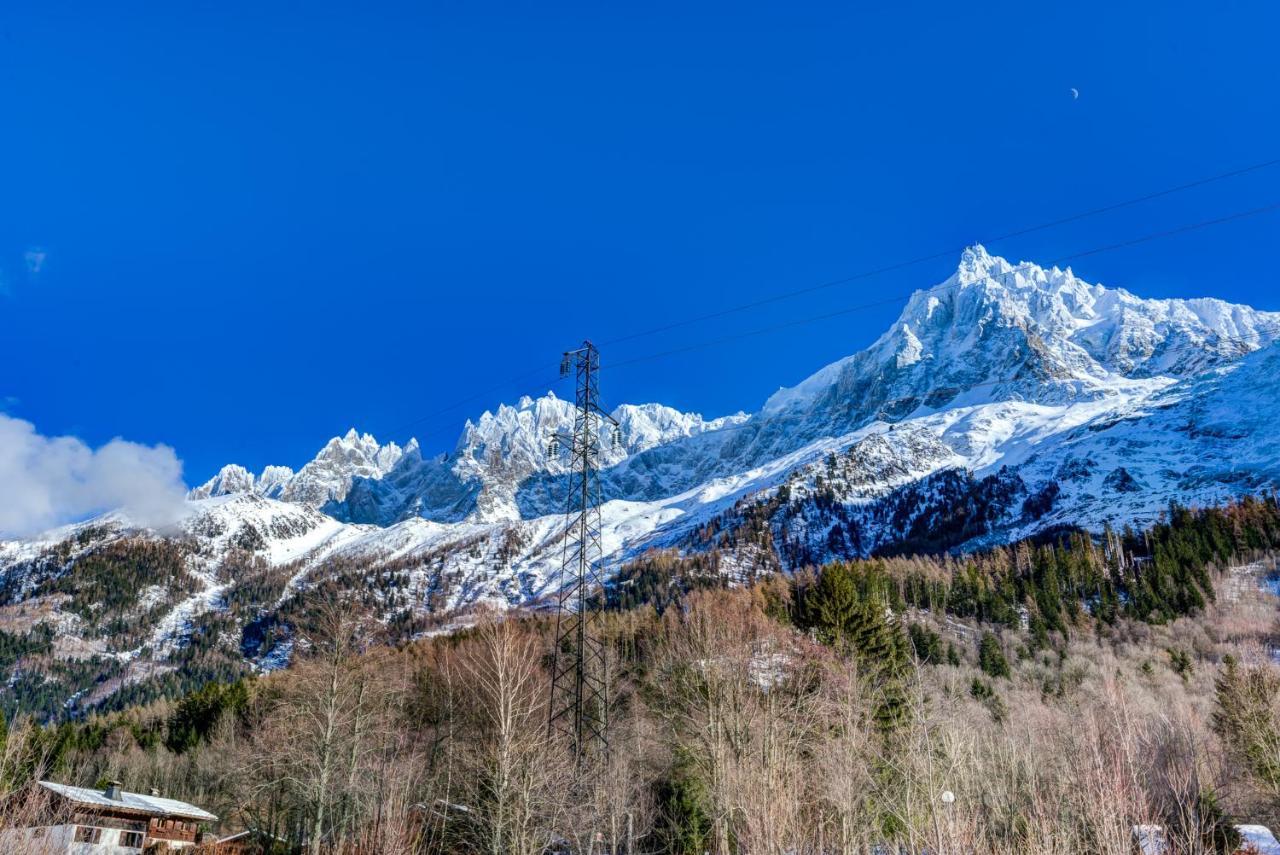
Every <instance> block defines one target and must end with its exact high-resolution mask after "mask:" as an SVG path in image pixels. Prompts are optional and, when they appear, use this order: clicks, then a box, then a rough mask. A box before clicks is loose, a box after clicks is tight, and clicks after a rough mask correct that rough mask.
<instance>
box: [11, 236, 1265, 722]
mask: <svg viewBox="0 0 1280 855" xmlns="http://www.w3.org/2000/svg"><path fill="white" fill-rule="evenodd" d="M1277 338H1280V313H1266V312H1259V311H1255V310H1254V309H1251V308H1249V307H1247V306H1239V305H1231V304H1228V303H1224V302H1222V301H1220V300H1216V299H1195V300H1148V299H1142V298H1140V297H1137V296H1135V295H1133V294H1131V293H1129V292H1127V291H1125V290H1122V289H1118V288H1107V287H1103V286H1101V285H1092V284H1089V283H1086V282H1083V281H1081V280H1079V279H1077V278H1076V277H1075V276H1074V275H1073V274H1072V272H1071V271H1070V270H1069V269H1068V270H1059V269H1057V268H1049V269H1045V268H1042V267H1039V266H1037V265H1035V264H1030V263H1022V264H1016V265H1015V264H1010V263H1009V262H1007V261H1005V260H1004V259H1001V258H997V257H993V256H991V255H989V254H988V253H987V252H986V251H985V250H984V249H983V248H982V247H978V246H975V247H972V248H970V249H968V250H966V251H965V252H964V253H963V255H962V257H961V259H960V263H959V266H958V268H957V270H956V272H955V273H954V274H953V275H952V276H951V277H950V278H948V279H947V280H946V281H945V282H943V283H941V284H939V285H937V286H935V287H930V288H927V289H925V290H921V291H918V292H917V293H916V294H914V295H913V296H912V297H911V298H910V300H909V301H908V302H907V305H906V307H905V309H904V310H903V312H902V314H901V316H900V317H899V318H898V320H897V321H896V322H895V323H894V324H893V325H892V326H891V327H890V328H889V329H888V330H887V331H886V332H885V333H884V334H883V335H882V336H881V337H880V338H879V339H878V340H877V341H875V342H874V343H873V344H872V345H871V346H870V347H869V348H867V349H866V350H863V351H861V352H859V353H855V354H853V355H851V356H849V357H847V358H845V359H842V360H840V361H838V362H836V363H833V364H831V365H828V366H826V367H825V368H822V369H821V370H819V371H817V372H816V373H815V374H813V375H812V376H810V377H808V378H807V379H804V380H803V381H802V382H800V383H799V384H798V385H796V386H794V387H791V388H787V389H782V390H779V391H778V392H776V393H775V394H773V395H772V396H771V397H769V398H768V399H767V400H766V401H765V402H764V404H763V406H762V407H761V408H760V409H759V410H758V411H757V412H754V413H751V414H745V413H739V414H736V415H731V416H725V417H722V418H716V419H704V418H703V417H702V416H700V415H697V414H691V413H682V412H678V411H676V410H674V409H671V408H669V407H666V406H663V405H661V404H638V405H632V404H624V405H622V406H619V407H618V408H617V409H616V410H614V412H613V416H614V417H615V418H616V419H617V421H618V424H619V427H620V437H619V438H618V439H619V441H618V442H617V443H615V442H614V441H613V438H612V436H604V437H602V442H601V446H602V449H603V451H602V456H601V460H600V465H601V488H602V492H603V498H604V504H603V506H602V509H601V514H602V521H603V546H604V552H605V556H604V565H603V566H604V568H605V572H606V575H607V576H608V577H609V578H610V579H612V580H613V582H612V584H614V585H625V584H628V583H629V579H630V577H629V575H628V574H629V570H628V567H629V566H635V563H636V562H637V561H638V560H640V559H641V558H642V557H643V556H645V555H646V554H647V553H650V551H652V550H666V552H665V553H664V554H667V555H673V556H684V557H685V559H687V560H689V561H690V562H691V564H696V566H697V567H699V568H700V572H705V573H711V574H716V575H719V576H723V577H727V578H729V579H731V580H739V579H748V578H751V577H753V576H755V575H757V574H761V573H770V572H786V571H790V570H793V569H796V568H798V567H802V566H806V565H811V564H818V563H821V562H824V561H827V560H831V559H833V558H841V557H864V556H869V555H876V554H888V553H899V554H901V553H926V552H929V553H937V552H943V551H963V550H971V549H976V548H979V547H983V546H989V545H993V544H997V543H1003V542H1008V541H1012V540H1016V539H1020V538H1025V537H1035V536H1041V537H1052V536H1053V535H1054V533H1056V532H1063V531H1066V530H1069V529H1078V528H1083V529H1087V530H1089V531H1092V532H1095V533H1101V532H1102V531H1103V530H1104V528H1105V527H1107V526H1111V527H1114V528H1120V527H1123V526H1126V525H1141V524H1143V523H1147V522H1150V521H1152V520H1154V519H1156V518H1157V517H1158V516H1159V515H1160V514H1162V513H1164V512H1166V510H1167V508H1168V507H1169V505H1170V504H1171V503H1178V504H1183V505H1196V504H1208V503H1216V502H1220V501H1223V500H1225V499H1227V498H1230V497H1235V496H1242V495H1250V494H1258V493H1261V492H1268V491H1270V490H1271V489H1272V486H1273V485H1274V484H1276V483H1277V482H1280V442H1277V441H1276V440H1277V438H1278V436H1280V435H1278V434H1277V430H1276V424H1277V418H1278V417H1280V403H1278V402H1280V345H1277V343H1276V340H1277ZM573 415H574V411H573V404H572V403H571V402H568V401H564V400H561V399H559V398H557V397H555V396H554V395H551V394H547V395H546V396H544V397H541V398H537V399H533V398H528V397H526V398H522V399H520V400H519V401H517V402H516V403H515V404H514V405H511V406H502V407H499V408H498V410H497V412H486V413H484V414H482V415H481V416H480V417H479V418H478V419H475V420H474V421H468V422H467V423H466V424H465V426H464V427H463V428H462V432H461V436H460V437H459V439H458V441H457V444H456V446H455V447H454V448H453V450H452V451H450V452H448V453H447V454H442V455H438V456H425V455H424V454H423V452H422V450H421V449H420V448H419V446H418V444H417V442H416V441H414V440H409V441H408V442H407V443H406V444H405V445H403V446H401V445H397V444H395V443H393V442H388V443H386V444H383V443H380V442H379V441H378V440H377V439H375V438H374V437H372V436H370V435H368V434H360V433H358V432H357V431H355V430H352V431H350V432H349V433H347V434H346V435H345V436H341V437H335V438H334V439H332V440H330V441H329V443H328V444H327V445H325V446H324V448H322V449H321V450H320V452H319V453H318V454H317V455H316V457H315V459H313V460H311V461H310V462H308V463H306V464H305V465H304V466H302V467H301V468H300V469H298V470H297V471H294V470H293V469H291V468H288V467H285V466H270V467H267V468H266V469H265V470H264V471H262V472H261V473H253V472H249V471H247V470H246V469H244V468H243V467H241V466H238V465H234V464H231V465H227V466H225V467H224V468H223V469H222V470H221V471H220V472H219V473H218V474H217V475H216V476H215V477H214V478H212V479H211V480H209V481H208V482H207V483H205V484H202V485H200V486H199V487H196V488H195V489H193V490H191V492H190V494H189V497H188V501H187V511H186V515H185V517H184V518H183V519H182V521H181V522H180V523H179V524H178V526H177V527H176V528H174V529H172V530H162V531H161V530H152V529H147V528H145V527H140V526H138V525H136V524H135V523H133V522H132V521H131V520H130V519H128V518H127V517H126V516H125V515H123V514H122V513H119V512H116V513H109V514H106V515H104V516H101V517H98V518H95V519H91V520H88V521H85V522H82V523H79V524H76V525H74V526H70V527H67V528H63V529H60V530H56V531H52V532H48V533H46V534H44V535H42V536H39V537H36V538H31V539H25V540H21V541H7V542H0V626H2V627H4V629H5V632H4V634H3V636H2V638H3V641H4V649H3V650H2V651H0V667H3V669H4V674H3V679H4V680H5V688H4V690H3V691H4V694H3V705H4V707H5V708H6V709H9V710H12V709H14V708H15V707H17V706H19V705H20V706H22V707H23V708H25V709H28V710H30V711H33V712H36V713H38V714H40V715H42V716H45V717H50V718H54V717H58V716H62V715H67V714H72V715H74V714H77V713H79V712H83V711H85V710H88V709H91V708H96V707H106V706H120V705H124V704H127V703H131V702H134V701H138V700H143V699H146V698H149V697H154V696H156V695H157V694H160V693H166V694H171V695H172V694H175V693H176V692H178V691H179V690H181V689H184V688H190V687H191V686H192V685H195V684H198V683H200V682H201V681H204V680H207V679H211V678H214V677H223V676H227V675H229V674H235V673H239V672H243V671H245V670H249V669H256V670H269V669H274V668H278V667H281V666H282V665H284V664H285V663H287V662H288V661H289V657H290V655H291V653H292V652H293V650H294V647H295V645H296V644H299V643H304V639H302V638H300V637H299V634H298V633H297V632H295V627H296V626H297V624H298V621H299V619H300V617H301V616H303V615H305V614H306V613H307V610H308V609H309V608H310V607H311V604H312V603H314V602H315V601H316V598H317V597H320V596H323V595H325V594H326V593H329V592H332V591H334V590H335V589H341V590H344V591H350V592H354V593H355V594H356V595H357V597H356V599H357V600H358V601H359V602H361V603H362V604H363V606H364V607H365V608H367V609H368V610H369V611H370V612H371V614H373V615H374V616H376V617H377V619H378V621H379V622H380V624H381V625H382V626H383V627H385V636H386V640H389V641H396V640H402V639H405V638H410V637H413V636H415V635H420V634H422V633H426V632H440V631H447V630H448V629H449V628H450V627H451V626H452V625H455V624H456V623H458V622H461V621H465V613H466V612H467V610H469V609H473V608H475V607H477V606H479V605H482V604H491V605H496V606H499V607H510V606H534V607H536V606H538V605H540V604H543V603H545V602H546V601H547V600H548V598H550V597H551V596H553V595H554V593H555V592H556V590H557V588H558V585H559V582H560V580H559V576H558V574H559V562H560V559H561V546H562V542H561V541H562V533H563V529H564V524H565V523H564V517H563V505H564V497H563V491H564V481H565V479H564V477H563V476H564V473H565V466H566V465H567V462H566V460H565V459H562V458H556V457H549V456H548V453H547V438H548V437H549V436H550V435H551V434H553V433H554V432H556V431H563V430H566V429H569V428H571V427H572V423H573Z"/></svg>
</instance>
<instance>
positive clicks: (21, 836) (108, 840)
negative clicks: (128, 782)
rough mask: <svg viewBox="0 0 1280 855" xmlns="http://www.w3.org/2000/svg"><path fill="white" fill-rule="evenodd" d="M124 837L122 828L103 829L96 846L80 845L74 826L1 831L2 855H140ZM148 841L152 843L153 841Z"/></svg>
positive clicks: (93, 844) (0, 844)
mask: <svg viewBox="0 0 1280 855" xmlns="http://www.w3.org/2000/svg"><path fill="white" fill-rule="evenodd" d="M97 827H98V828H101V826H97ZM121 834H124V832H123V831H122V830H120V829H117V828H103V829H102V836H101V837H100V838H99V840H98V842H97V843H77V842H75V836H76V826H74V825H52V826H39V827H36V828H6V829H4V830H3V831H0V852H6V853H8V852H14V853H16V852H22V853H30V855H138V853H139V852H141V851H142V850H141V849H136V848H133V847H127V846H121V845H119V844H120V835H121ZM146 842H148V843H149V842H151V841H150V838H148V839H147V841H146ZM175 845H176V846H182V845H183V844H180V843H179V844H175ZM188 845H189V844H188Z"/></svg>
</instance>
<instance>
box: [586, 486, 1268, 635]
mask: <svg viewBox="0 0 1280 855" xmlns="http://www.w3.org/2000/svg"><path fill="white" fill-rule="evenodd" d="M762 519H763V518H762ZM754 530H755V529H752V528H750V527H747V528H738V529H735V533H734V534H733V536H734V537H737V536H741V535H742V534H743V533H744V532H747V531H754ZM703 535H704V536H706V537H709V538H713V539H714V538H716V537H719V536H720V535H718V534H717V533H716V529H715V528H714V527H712V528H709V529H707V530H706V531H704V532H703ZM726 536H727V535H726ZM1276 548H1280V505H1278V504H1277V502H1276V499H1275V498H1274V497H1266V498H1252V497H1246V498H1244V499H1241V500H1239V501H1235V502H1232V503H1230V504H1227V505H1224V506H1221V507H1211V508H1203V509H1190V508H1185V507H1181V506H1178V505H1171V506H1170V507H1169V509H1168V511H1167V513H1166V514H1165V515H1164V518H1163V519H1162V520H1161V521H1160V522H1158V523H1156V524H1155V525H1153V526H1151V527H1150V528H1148V529H1146V530H1144V531H1141V532H1137V531H1134V530H1132V529H1128V528H1126V529H1125V530H1124V531H1122V532H1114V531H1112V530H1111V529H1109V528H1108V529H1106V530H1105V531H1104V532H1103V534H1102V536H1101V538H1100V539H1096V538H1094V537H1093V536H1091V535H1090V534H1088V533H1087V532H1082V531H1073V532H1068V533H1064V534H1061V535H1059V536H1058V537H1057V538H1056V539H1055V540H1052V541H1049V542H1036V541H1033V540H1023V541H1019V542H1017V543H1014V544H1011V545H1008V546H998V547H995V548H992V549H988V550H985V551H982V552H977V553H969V554H961V555H941V556H932V555H916V556H896V557H895V556H886V557H877V558H870V559H862V560H856V559H855V560H849V561H837V562H833V563H832V564H830V565H828V567H831V566H845V567H851V568H854V569H855V570H856V572H857V574H858V576H859V578H860V579H862V580H863V581H862V582H860V584H861V585H862V586H863V587H864V588H865V589H866V590H867V591H868V592H872V591H873V592H874V593H875V596H877V597H879V598H880V600H881V601H882V602H883V605H884V606H885V607H886V608H889V609H893V610H896V611H901V610H904V609H907V608H915V609H925V610H930V611H937V612H942V613H946V614H950V615H954V616H956V617H962V618H973V619H976V620H979V621H982V622H985V623H991V624H997V625H1000V626H1005V627H1011V628H1019V627H1022V626H1026V627H1027V628H1028V629H1029V630H1030V631H1031V633H1032V637H1033V639H1034V640H1035V641H1036V642H1037V643H1039V644H1043V643H1045V641H1046V636H1047V633H1049V632H1059V633H1064V634H1065V633H1067V632H1069V631H1070V629H1071V628H1072V627H1073V626H1076V625H1078V624H1079V623H1080V621H1081V620H1082V619H1083V618H1086V617H1092V618H1095V619H1097V620H1098V621H1100V622H1102V623H1103V624H1108V625H1113V624H1115V622H1116V621H1117V620H1119V619H1120V618H1122V617H1124V618H1130V619H1134V620H1138V621H1142V622H1145V623H1164V622H1167V621H1170V620H1173V619H1174V618H1177V617H1179V616H1184V615H1191V614H1195V613H1197V612H1199V611H1200V610H1202V609H1203V608H1204V607H1205V605H1206V604H1207V603H1209V602H1212V601H1213V598H1214V584H1213V583H1214V579H1213V573H1212V571H1213V568H1215V567H1218V568H1220V567H1223V566H1225V565H1226V564H1227V563H1228V562H1229V561H1231V560H1232V559H1233V558H1235V557H1238V556H1242V555H1249V554H1253V553H1258V552H1264V551H1267V550H1273V549H1276ZM724 562H725V558H724V557H723V556H721V555H719V554H717V553H715V552H712V553H708V554H701V553H694V554H690V555H680V554H678V553H675V552H674V551H670V550H665V551H654V552H651V553H649V554H647V555H644V556H642V557H640V558H639V559H637V560H635V561H633V562H631V563H629V564H628V565H626V566H624V567H623V568H622V570H621V571H620V573H619V575H618V577H617V580H616V582H615V583H613V584H612V585H611V587H610V592H609V597H608V602H609V603H610V604H611V605H613V606H615V607H618V608H628V607H633V606H634V605H636V604H637V603H640V602H650V603H652V604H653V605H654V606H655V607H657V608H658V609H659V610H662V609H664V608H666V607H668V606H669V605H670V604H671V603H673V602H676V601H678V600H679V598H680V596H681V594H682V593H684V592H687V591H692V590H699V589H704V588H708V587H718V586H720V585H723V584H724V574H723V573H720V572H719V570H720V567H721V565H722V564H723V563H724ZM814 575H815V571H813V570H812V569H804V570H801V571H800V572H798V573H795V574H793V575H792V577H791V584H792V585H793V586H794V587H797V588H800V589H804V588H806V587H807V586H809V585H811V584H812V582H811V580H812V578H813V577H814ZM796 602H803V597H798V598H797V599H796Z"/></svg>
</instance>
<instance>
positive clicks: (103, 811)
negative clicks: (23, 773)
mask: <svg viewBox="0 0 1280 855" xmlns="http://www.w3.org/2000/svg"><path fill="white" fill-rule="evenodd" d="M15 808H18V810H16V811H15ZM9 811H10V812H11V813H16V814H17V815H21V816H22V817H23V819H22V820H21V821H18V822H13V824H12V826H11V827H9V828H4V829H0V852H30V853H33V855H35V853H38V855H64V853H65V855H134V853H138V852H142V851H143V849H144V848H148V847H156V844H160V846H159V847H157V848H158V849H159V851H164V849H165V848H166V847H167V848H168V849H170V850H173V851H180V850H183V849H190V848H192V847H194V846H195V845H196V844H197V843H200V842H202V841H201V839H200V831H199V826H200V824H201V823H210V822H215V821H216V820H217V819H218V818H217V817H216V816H214V815H213V814H211V813H209V812H208V811H206V810H201V809H200V808H198V807H196V806H195V805H191V804H187V803H186V802H180V801H177V800H176V799H165V798H161V797H160V796H159V794H158V793H156V792H155V791H154V790H152V793H151V795H145V796H144V795H142V794H141V793H129V792H125V791H124V790H122V789H121V788H120V784H119V783H117V782H114V781H113V782H111V783H110V784H108V785H107V787H106V788H105V789H102V790H91V789H88V788H85V787H72V786H68V785H66V784H55V783H54V782H52V781H41V782H40V783H39V784H38V785H36V786H34V787H32V788H31V790H30V791H27V792H26V793H25V794H23V797H22V798H21V804H16V803H15V802H11V803H10V805H9ZM15 818H16V817H15Z"/></svg>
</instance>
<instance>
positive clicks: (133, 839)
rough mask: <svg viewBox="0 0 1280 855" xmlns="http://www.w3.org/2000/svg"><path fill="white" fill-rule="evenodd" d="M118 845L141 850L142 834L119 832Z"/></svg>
mask: <svg viewBox="0 0 1280 855" xmlns="http://www.w3.org/2000/svg"><path fill="white" fill-rule="evenodd" d="M120 845H121V846H128V847H130V848H132V849H141V848H142V832H141V831H122V832H120Z"/></svg>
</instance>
